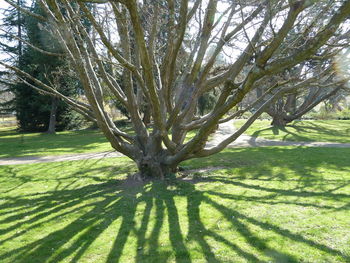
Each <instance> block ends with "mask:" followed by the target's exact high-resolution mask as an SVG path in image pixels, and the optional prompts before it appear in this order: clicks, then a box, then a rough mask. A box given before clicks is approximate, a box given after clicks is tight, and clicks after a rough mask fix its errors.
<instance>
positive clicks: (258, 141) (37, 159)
mask: <svg viewBox="0 0 350 263" xmlns="http://www.w3.org/2000/svg"><path fill="white" fill-rule="evenodd" d="M235 130H236V129H235V127H234V125H233V121H229V122H226V123H223V124H220V125H219V129H218V130H217V132H216V133H215V135H214V136H213V137H214V138H213V140H211V141H210V142H208V143H207V144H206V148H211V147H214V146H215V145H217V144H218V143H220V142H221V141H223V140H224V139H226V138H227V137H228V136H230V135H231V134H233V133H234V132H235ZM261 146H308V147H339V148H348V147H350V143H332V142H290V141H277V140H268V139H263V138H256V137H252V136H249V135H245V134H243V135H241V136H239V137H238V139H237V140H236V141H234V142H233V143H231V144H229V146H228V147H261ZM121 156H123V154H121V153H118V152H100V153H82V154H75V155H56V156H25V157H16V158H0V165H15V164H30V163H48V162H62V161H77V160H86V159H102V158H112V157H121Z"/></svg>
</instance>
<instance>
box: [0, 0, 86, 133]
mask: <svg viewBox="0 0 350 263" xmlns="http://www.w3.org/2000/svg"><path fill="white" fill-rule="evenodd" d="M24 3H25V2H24V1H17V5H18V6H20V7H23V8H24V7H25V5H24ZM29 10H30V11H31V12H33V13H34V14H38V15H40V14H41V15H43V12H42V11H41V10H40V7H39V6H38V5H37V4H36V3H35V2H33V3H32V7H31V8H30V9H29ZM5 15H6V16H5V19H4V20H5V23H4V24H3V26H4V28H2V29H3V30H2V32H3V35H2V39H3V41H2V47H3V51H4V52H6V53H7V54H9V55H10V57H9V60H10V61H11V62H12V63H14V64H15V65H17V67H18V68H19V69H21V70H23V71H24V72H27V73H28V74H31V75H32V76H34V77H35V78H37V79H40V80H41V81H43V82H45V83H47V84H48V83H51V84H52V85H54V86H55V88H56V89H58V90H60V92H62V93H63V94H65V95H68V96H74V95H75V94H77V89H78V88H79V81H78V80H77V79H76V78H75V77H74V76H73V75H72V74H70V73H69V72H70V69H69V68H68V67H67V63H66V62H65V61H64V59H62V57H59V56H50V55H52V52H57V51H58V50H60V49H61V48H60V46H59V44H58V43H57V40H56V39H55V38H53V37H51V36H50V32H49V31H46V30H44V28H43V27H41V24H40V23H38V21H37V19H35V18H34V17H32V16H29V15H27V14H21V12H19V9H17V8H15V9H9V10H6V11H5ZM19 19H20V20H19ZM16 30H17V32H16ZM4 40H6V41H7V43H4ZM36 48H40V49H42V48H44V49H46V50H47V52H46V53H43V52H41V50H40V51H39V50H38V49H36ZM5 82H6V81H5ZM7 85H8V91H11V92H12V93H13V94H14V97H13V99H12V100H10V101H7V102H6V104H7V105H6V106H7V107H6V108H7V109H8V110H9V111H12V112H15V113H16V117H17V120H18V125H19V129H20V130H21V131H47V132H49V133H54V132H55V130H56V129H57V130H63V129H69V128H75V127H77V125H79V123H80V122H81V118H80V117H79V116H78V115H77V114H76V113H75V111H73V110H72V109H71V108H69V107H67V105H66V104H65V103H63V102H61V101H59V100H58V99H57V98H56V97H52V96H49V95H47V94H45V92H43V91H40V92H39V91H38V90H35V89H32V88H31V87H29V86H28V85H26V84H25V83H23V82H17V83H16V82H15V80H14V79H13V78H12V79H11V80H10V81H9V82H7Z"/></svg>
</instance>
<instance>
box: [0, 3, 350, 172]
mask: <svg viewBox="0 0 350 263" xmlns="http://www.w3.org/2000/svg"><path fill="white" fill-rule="evenodd" d="M5 1H6V2H8V3H10V4H11V5H13V6H16V4H15V3H14V2H13V1H11V0H5ZM38 3H40V4H41V8H42V9H43V10H44V12H45V14H46V16H45V17H44V16H41V15H34V16H35V17H36V19H38V23H40V25H41V26H42V27H45V29H46V30H49V31H50V32H51V34H52V35H54V36H56V37H57V39H58V40H59V42H60V45H61V47H62V49H63V50H64V53H62V54H59V55H60V56H65V57H66V59H67V60H69V63H70V67H71V68H72V69H73V70H74V71H75V72H76V74H77V76H78V78H79V80H80V82H81V83H82V86H83V88H84V91H85V96H86V97H87V100H88V103H84V102H82V101H77V100H74V99H71V98H69V97H67V96H64V95H62V94H61V93H59V92H58V91H57V90H56V89H55V88H54V87H52V86H50V85H49V84H45V83H43V82H41V81H40V80H37V79H35V78H33V77H32V76H30V75H29V74H26V73H25V72H22V71H21V70H19V69H17V68H15V67H13V66H10V65H6V67H7V68H9V69H11V70H13V71H15V72H16V73H17V74H18V75H19V76H21V79H23V81H24V82H25V83H27V84H28V85H30V86H35V87H36V88H41V89H43V90H45V92H47V93H50V94H51V95H52V96H56V97H58V98H60V99H62V100H64V101H66V102H67V103H68V104H69V105H71V106H72V107H74V108H75V109H76V110H77V111H79V112H80V113H82V114H84V115H85V116H86V117H88V118H90V119H91V120H93V121H95V122H96V123H97V124H98V126H99V127H100V129H101V130H102V131H103V133H104V135H105V136H106V137H107V139H108V140H109V141H110V143H111V145H112V146H113V148H114V149H116V150H117V151H119V152H121V153H123V154H125V155H126V156H128V157H130V158H131V159H133V160H134V161H135V162H136V164H137V166H138V168H139V171H140V175H141V176H142V177H143V176H152V177H160V178H163V177H164V176H165V175H166V174H167V173H169V172H171V171H174V170H175V169H176V167H177V166H178V164H179V163H180V162H181V161H183V160H186V159H190V158H196V157H203V156H209V155H211V154H215V153H217V152H220V151H221V150H223V149H224V148H225V147H226V146H227V145H228V144H229V143H231V142H233V141H234V140H235V139H236V138H237V137H238V136H239V135H240V134H242V133H243V132H244V131H245V130H246V129H247V128H248V127H249V125H251V123H252V122H253V121H254V120H255V119H256V118H258V117H259V115H260V114H261V113H262V112H263V111H264V110H266V108H267V106H268V105H270V104H271V103H272V102H274V101H275V100H276V99H277V98H278V97H279V96H280V95H281V94H283V92H285V91H288V89H289V87H288V86H285V84H286V83H285V82H283V81H282V82H275V83H271V85H270V87H269V88H268V89H267V90H266V91H265V92H263V93H262V95H261V97H259V98H258V99H257V102H255V103H253V104H252V105H250V106H248V107H247V109H251V108H252V107H254V106H256V105H260V107H259V108H258V109H257V110H256V111H255V113H254V114H253V115H252V116H251V117H250V118H249V119H248V120H247V122H246V123H245V124H244V125H243V126H242V127H241V128H240V129H238V130H237V131H236V132H235V133H234V134H232V135H231V136H229V137H228V138H227V139H225V140H224V141H222V142H221V143H219V144H218V145H216V146H214V147H211V148H207V147H206V143H207V141H208V137H209V135H210V134H211V133H212V132H213V131H214V130H215V129H216V127H217V124H218V123H220V122H223V121H225V120H228V119H230V118H233V117H235V116H237V115H239V114H241V113H242V111H244V109H243V110H240V111H237V112H233V113H232V109H235V108H237V107H236V106H237V105H238V104H239V103H240V102H241V101H242V100H243V99H244V98H245V97H246V96H247V94H248V93H249V92H250V91H252V90H253V89H256V88H257V87H258V86H259V83H261V82H264V83H266V81H264V79H265V80H266V79H268V78H269V77H271V76H273V75H277V74H283V73H284V72H285V71H287V70H290V69H291V68H293V67H297V66H298V65H300V64H302V63H305V61H307V60H309V59H311V58H312V57H313V56H315V55H317V54H318V52H319V50H324V46H326V45H329V44H331V43H332V38H333V37H334V36H335V35H336V34H344V33H345V31H344V30H346V26H347V24H346V23H344V21H346V19H347V18H348V17H349V15H350V1H331V0H328V1H306V0H289V1H280V0H270V1H269V0H267V1H221V0H208V1H201V0H193V1H192V0H167V1H137V0H90V1H89V0H72V1H71V0H69V1H68V0H39V1H38ZM88 3H94V4H95V5H96V6H95V8H93V9H91V8H88V6H87V4H88ZM146 4H147V6H146ZM106 10H107V11H108V18H107V17H105V19H103V16H101V12H106ZM142 10H147V15H146V14H145V12H144V11H142ZM22 11H23V12H27V10H22ZM323 14H327V15H326V16H324V15H323ZM320 16H322V17H323V19H322V23H318V22H319V20H318V18H319V17H320ZM85 20H88V21H89V23H91V25H92V27H93V35H92V34H91V33H89V32H87V30H86V27H85V26H84V24H83V21H85ZM107 20H108V22H106V21H107ZM296 26H297V27H298V32H303V33H300V35H299V38H298V41H296V40H295V37H290V36H291V35H295V33H294V31H293V28H294V27H296ZM92 36H93V37H92ZM344 36H346V34H345V35H344ZM285 49H288V52H285ZM209 51H210V52H209ZM220 56H221V57H224V58H225V61H226V63H225V65H219V64H218V63H217V61H218V60H217V58H218V57H220ZM2 64H4V63H2ZM120 76H121V78H120ZM213 90H216V94H218V97H217V101H216V103H215V106H214V107H213V109H212V110H211V111H210V112H209V113H208V114H206V115H204V116H197V106H198V100H199V98H201V96H203V95H204V94H206V93H208V92H212V91H213ZM106 94H108V96H107V95H106ZM111 96H113V97H114V99H115V100H117V101H118V102H119V103H120V104H121V105H123V107H124V108H125V109H126V110H127V111H128V113H129V116H130V119H131V121H132V126H133V130H134V131H133V132H134V133H131V134H128V133H126V132H123V131H122V130H121V129H120V128H118V127H117V126H116V125H115V124H114V123H113V121H112V119H111V118H110V116H109V115H108V113H107V112H106V111H105V109H104V107H105V103H104V100H105V99H106V98H107V97H108V98H110V97H111ZM265 98H268V99H265ZM262 101H264V103H261V102H262ZM145 106H146V108H147V112H149V113H150V116H151V124H152V125H151V127H150V128H148V127H147V126H146V125H145V123H144V122H143V117H144V116H143V115H144V114H145V110H144V107H145ZM229 112H230V114H231V113H232V115H230V116H228V113H229ZM192 130H196V135H195V136H194V137H193V138H192V139H190V140H185V138H186V135H187V133H188V132H189V131H192Z"/></svg>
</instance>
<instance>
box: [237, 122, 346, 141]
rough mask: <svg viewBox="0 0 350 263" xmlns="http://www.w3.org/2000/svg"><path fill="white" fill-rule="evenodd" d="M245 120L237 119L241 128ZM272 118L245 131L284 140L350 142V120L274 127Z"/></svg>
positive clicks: (256, 135) (252, 134) (255, 123)
mask: <svg viewBox="0 0 350 263" xmlns="http://www.w3.org/2000/svg"><path fill="white" fill-rule="evenodd" d="M244 122H245V120H236V121H235V122H234V123H235V127H237V128H239V127H240V126H241V125H242V124H244ZM270 123H271V121H270V120H256V121H255V122H254V123H253V125H252V126H250V127H249V128H248V130H247V131H246V132H245V133H246V134H248V135H251V136H254V137H261V138H266V139H274V140H282V141H305V142H309V141H317V142H337V143H350V120H317V121H316V120H303V121H293V122H292V123H290V124H288V125H287V126H286V127H285V128H274V127H272V126H271V125H270Z"/></svg>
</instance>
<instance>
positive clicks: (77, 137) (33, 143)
mask: <svg viewBox="0 0 350 263" xmlns="http://www.w3.org/2000/svg"><path fill="white" fill-rule="evenodd" d="M124 130H126V131H128V132H129V131H130V130H131V129H130V127H128V126H127V127H126V128H124ZM195 134H196V133H195V131H190V132H189V133H188V134H187V137H186V140H189V139H191V138H193V137H194V136H195ZM113 150H114V149H113V148H112V147H111V145H110V143H109V142H108V141H107V139H106V138H105V137H104V135H103V134H102V133H101V132H100V131H98V130H81V131H63V132H57V133H56V134H47V133H19V132H17V131H16V128H15V127H0V158H6V157H21V156H32V155H36V156H44V155H65V154H78V153H89V152H104V151H113Z"/></svg>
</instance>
